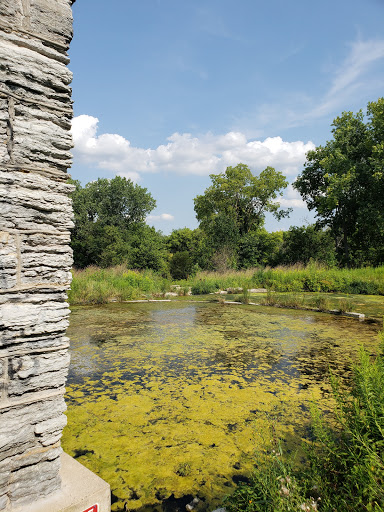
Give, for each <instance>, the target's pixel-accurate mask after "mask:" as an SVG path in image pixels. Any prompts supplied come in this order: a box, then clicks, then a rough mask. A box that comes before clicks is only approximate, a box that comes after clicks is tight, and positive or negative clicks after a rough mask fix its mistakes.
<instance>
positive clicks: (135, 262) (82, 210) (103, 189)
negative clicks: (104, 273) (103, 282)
mask: <svg viewBox="0 0 384 512" xmlns="http://www.w3.org/2000/svg"><path fill="white" fill-rule="evenodd" d="M72 183H73V184H74V185H75V190H74V192H73V194H72V203H73V210H74V215H75V228H74V230H73V234H72V242H71V245H72V248H73V251H74V264H75V266H77V267H80V268H82V267H86V266H88V265H100V266H103V267H107V266H111V265H116V264H119V263H122V262H125V263H127V264H128V265H129V266H131V267H134V268H153V269H156V270H160V269H161V270H163V269H164V264H165V263H164V262H165V261H166V251H165V247H164V240H163V236H162V234H161V233H157V232H156V231H155V230H154V229H153V228H149V226H147V225H146V224H145V218H146V216H147V215H148V213H149V212H151V211H152V209H153V208H154V207H155V205H156V201H155V200H154V199H153V197H152V196H151V194H150V193H149V192H148V191H147V189H145V188H142V187H139V186H138V185H135V184H133V183H132V181H131V180H127V179H125V178H121V177H120V176H117V177H115V178H113V179H111V180H108V179H105V178H99V179H98V180H97V181H94V182H91V183H88V184H87V185H85V187H82V186H81V185H80V183H79V182H78V181H73V182H72ZM145 246H147V247H145ZM162 259H164V261H163V262H161V261H160V260H162Z"/></svg>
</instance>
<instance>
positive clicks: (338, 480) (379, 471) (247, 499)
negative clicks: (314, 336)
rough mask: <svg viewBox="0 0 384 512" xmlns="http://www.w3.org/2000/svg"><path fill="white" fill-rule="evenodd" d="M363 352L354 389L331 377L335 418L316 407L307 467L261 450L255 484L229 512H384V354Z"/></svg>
mask: <svg viewBox="0 0 384 512" xmlns="http://www.w3.org/2000/svg"><path fill="white" fill-rule="evenodd" d="M381 338H382V348H381V353H380V355H379V356H378V357H377V358H376V359H375V360H374V361H372V360H371V357H370V356H369V355H368V354H367V353H366V352H365V351H364V350H362V351H361V357H360V363H359V364H357V365H356V366H355V367H354V372H353V374H354V379H353V383H352V388H351V389H350V390H345V389H342V388H341V386H340V383H339V382H338V381H337V380H336V379H334V378H332V377H331V382H332V388H333V396H334V399H335V404H336V405H335V409H334V411H333V417H332V419H331V420H326V419H324V415H323V414H321V413H320V411H319V410H318V409H317V408H316V406H313V410H312V421H311V431H312V433H311V438H310V440H308V442H307V443H306V448H305V451H306V453H307V456H306V461H305V463H304V464H301V465H297V464H295V461H294V460H292V459H291V458H290V457H289V456H286V455H285V454H284V453H283V452H282V450H281V444H280V443H279V442H278V440H277V441H276V438H275V436H274V431H273V429H272V430H271V433H270V435H269V439H270V443H271V444H270V445H269V446H265V447H263V448H267V450H265V449H264V450H263V449H257V451H256V461H255V469H254V471H253V474H252V475H251V478H250V481H249V483H248V484H246V485H240V486H239V487H238V488H237V489H236V490H235V492H234V494H232V495H231V496H229V497H228V498H227V499H226V503H225V506H226V509H227V511H228V512H243V511H244V512H288V511H307V512H311V511H314V510H320V511H324V512H358V511H367V512H373V511H376V512H382V511H383V510H384V357H383V356H384V354H383V341H384V337H383V335H381Z"/></svg>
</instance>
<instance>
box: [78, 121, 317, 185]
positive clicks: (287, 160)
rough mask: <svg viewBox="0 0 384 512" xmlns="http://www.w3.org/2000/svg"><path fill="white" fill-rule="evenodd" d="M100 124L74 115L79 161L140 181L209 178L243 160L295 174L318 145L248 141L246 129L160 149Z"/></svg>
mask: <svg viewBox="0 0 384 512" xmlns="http://www.w3.org/2000/svg"><path fill="white" fill-rule="evenodd" d="M98 123H99V120H98V119H97V118H96V117H93V116H89V115H80V116H77V117H75V118H74V119H73V121H72V136H73V140H74V145H75V147H74V150H73V154H74V157H75V159H76V160H77V161H78V162H81V163H84V164H88V165H95V166H97V167H98V168H100V169H104V170H108V171H111V172H112V173H114V174H119V175H121V176H125V177H127V178H130V179H132V180H133V181H138V180H139V179H140V176H141V174H142V173H161V172H167V173H176V174H179V175H197V176H206V175H208V174H215V173H219V172H223V171H224V170H225V168H226V167H227V166H229V165H232V166H233V165H237V164H238V163H240V162H242V163H245V164H247V165H249V167H250V168H251V169H252V170H253V171H256V172H259V171H261V170H263V169H264V168H265V167H267V166H268V165H270V166H272V167H275V168H276V170H279V171H281V172H283V173H284V174H285V175H287V176H295V175H296V174H297V173H298V172H299V171H300V169H301V167H302V165H303V163H304V161H305V155H306V153H307V151H309V150H310V149H314V147H315V146H314V144H313V143H312V142H307V143H304V142H302V141H295V142H286V141H284V140H282V138H281V137H268V138H266V139H265V140H263V141H261V140H248V139H247V137H246V136H245V135H244V134H243V133H241V132H228V133H226V134H224V135H213V134H212V133H207V134H204V135H200V136H193V135H191V134H190V133H174V134H173V135H171V136H170V137H168V139H167V143H166V144H162V145H160V146H158V147H157V148H155V149H151V148H139V147H134V146H132V145H131V143H130V141H129V140H127V139H125V138H124V137H122V136H121V135H118V134H116V133H102V134H98V133H97V130H98Z"/></svg>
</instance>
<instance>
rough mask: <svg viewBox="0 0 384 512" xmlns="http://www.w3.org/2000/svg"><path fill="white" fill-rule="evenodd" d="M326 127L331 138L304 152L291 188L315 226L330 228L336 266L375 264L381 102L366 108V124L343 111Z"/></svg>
mask: <svg viewBox="0 0 384 512" xmlns="http://www.w3.org/2000/svg"><path fill="white" fill-rule="evenodd" d="M332 126H333V129H332V134H333V139H332V140H330V141H328V142H327V143H326V144H325V146H318V147H317V148H316V149H315V150H313V151H309V152H308V153H307V160H306V163H305V166H304V170H303V172H302V173H301V174H300V175H299V176H298V178H297V180H296V182H295V185H294V186H295V188H296V189H297V190H298V191H299V192H300V194H301V195H302V197H303V199H304V200H305V201H306V202H307V205H308V208H309V209H310V210H315V211H316V216H317V218H318V225H319V226H329V227H330V228H331V231H332V234H333V236H334V238H335V240H336V243H337V248H338V251H339V253H340V261H341V263H343V264H346V265H351V264H352V262H353V264H355V265H358V264H362V263H379V262H380V260H381V259H382V258H383V256H384V251H383V246H384V238H383V237H384V175H383V162H384V159H383V156H384V128H383V127H384V99H383V98H380V99H379V100H378V101H377V102H372V103H369V104H368V108H367V118H366V120H365V118H364V115H363V112H362V111H361V110H360V111H359V112H357V113H356V114H354V113H353V112H343V113H342V114H341V116H339V117H337V118H336V119H335V120H334V121H333V124H332ZM374 247H375V250H374V251H372V248H374ZM368 254H369V255H370V256H369V257H370V259H371V261H366V258H367V255H368ZM364 259H365V261H363V260H364Z"/></svg>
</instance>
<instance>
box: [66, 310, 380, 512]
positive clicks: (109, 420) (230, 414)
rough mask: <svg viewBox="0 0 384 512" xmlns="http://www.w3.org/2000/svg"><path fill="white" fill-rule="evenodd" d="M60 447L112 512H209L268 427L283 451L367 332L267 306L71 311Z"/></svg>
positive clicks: (372, 335) (373, 340)
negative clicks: (193, 510) (91, 478)
mask: <svg viewBox="0 0 384 512" xmlns="http://www.w3.org/2000/svg"><path fill="white" fill-rule="evenodd" d="M69 336H70V338H71V358H72V359H71V367H70V373H69V379H68V386H67V397H66V398H67V404H68V426H67V428H66V429H65V431H64V436H63V447H64V449H65V450H66V451H67V452H68V453H69V454H70V455H73V456H75V457H77V458H78V460H79V461H80V462H81V463H82V464H84V465H85V466H87V467H89V468H90V469H91V470H92V471H94V472H96V473H97V474H98V475H100V476H101V477H102V478H103V479H105V480H106V481H107V482H109V483H110V485H111V489H112V492H113V502H114V503H113V506H112V509H113V510H115V511H117V510H123V509H124V507H125V509H126V510H131V509H141V510H148V511H149V510H155V509H159V510H161V508H162V510H166V511H171V510H177V509H178V508H179V507H181V506H183V507H184V509H185V503H186V502H188V501H190V500H191V499H192V498H193V497H195V496H198V497H199V499H200V500H201V501H200V504H199V508H200V509H207V510H213V508H214V507H215V506H216V505H218V504H219V503H220V500H221V499H222V497H223V496H224V495H226V494H228V493H229V492H231V488H233V486H234V485H235V484H234V482H236V481H238V480H239V479H242V478H243V477H244V476H246V475H247V474H249V472H250V470H251V468H252V454H253V453H254V449H255V446H260V444H261V443H263V442H264V441H263V439H264V435H265V431H266V429H265V427H266V425H267V424H268V422H269V421H271V418H277V420H278V422H279V425H280V430H281V434H282V435H283V437H284V438H285V440H286V441H287V446H288V447H289V446H292V445H294V444H295V443H297V442H299V440H300V438H301V437H302V436H304V435H305V429H306V424H307V421H308V407H309V403H310V401H311V400H314V401H316V402H317V403H319V404H320V406H321V407H322V408H323V409H324V410H327V408H329V407H330V405H331V404H330V400H331V399H330V394H329V390H330V386H329V383H328V379H327V375H328V368H329V367H330V368H332V369H333V371H334V372H335V373H336V374H338V375H340V376H342V377H343V378H348V375H349V372H350V362H351V361H355V360H356V359H357V357H358V352H359V346H360V345H361V344H362V345H364V346H365V347H366V348H367V349H368V351H369V352H371V353H376V352H377V348H378V340H377V326H376V325H373V324H364V323H359V322H357V321H355V320H351V319H347V318H340V317H335V316H329V315H325V314H320V313H308V312H302V311H293V310H281V309H275V308H267V307H264V308H263V307H252V306H233V305H232V306H231V305H223V304H217V305H213V304H202V303H196V304H193V303H190V304H188V303H184V302H183V303H177V302H172V303H149V304H109V305H107V306H102V307H84V308H76V309H74V311H73V312H72V315H71V322H70V329H69Z"/></svg>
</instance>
